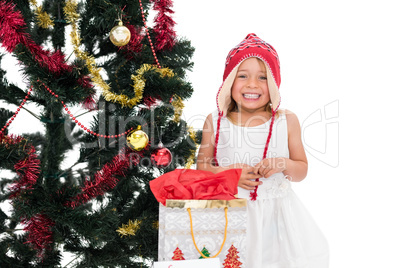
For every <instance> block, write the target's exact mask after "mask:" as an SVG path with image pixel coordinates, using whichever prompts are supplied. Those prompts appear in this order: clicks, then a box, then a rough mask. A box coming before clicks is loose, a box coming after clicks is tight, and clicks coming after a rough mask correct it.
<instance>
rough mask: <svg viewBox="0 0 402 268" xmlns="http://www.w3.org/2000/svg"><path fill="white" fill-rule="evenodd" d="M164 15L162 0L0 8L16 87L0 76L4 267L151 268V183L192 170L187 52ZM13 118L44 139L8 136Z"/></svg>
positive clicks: (60, 0) (2, 1) (2, 3)
mask: <svg viewBox="0 0 402 268" xmlns="http://www.w3.org/2000/svg"><path fill="white" fill-rule="evenodd" d="M38 2H39V1H38ZM152 10H153V11H152ZM150 11H152V12H151V13H153V14H155V15H154V22H152V18H150V17H149V16H150V15H149V14H150ZM172 13H173V10H172V2H171V1H170V0H152V1H150V0H139V1H119V0H114V1H108V0H91V1H81V2H79V3H77V2H76V1H73V0H67V1H65V0H44V1H41V3H37V1H35V0H30V1H27V0H20V1H11V0H0V44H1V46H2V47H3V49H4V51H6V54H11V55H13V57H15V58H16V59H17V61H18V62H19V66H20V68H21V72H22V77H21V78H20V79H19V80H23V82H24V83H23V86H21V85H17V84H16V83H14V82H10V79H7V66H5V65H4V64H3V65H2V66H3V69H0V100H1V101H2V102H1V103H2V104H3V106H2V107H3V108H0V124H1V126H0V127H2V126H4V127H2V128H1V130H0V172H1V175H0V180H1V184H0V191H1V195H0V202H1V203H0V204H1V205H2V206H1V210H0V234H1V236H0V237H1V239H0V267H61V263H63V262H64V263H66V255H68V256H69V257H68V262H69V263H68V265H67V266H68V267H147V263H149V262H147V260H154V259H155V258H156V256H157V246H158V241H157V232H158V230H157V228H158V227H157V226H158V203H157V202H156V200H155V198H154V197H153V195H152V193H151V192H150V188H149V184H148V183H149V181H150V180H152V179H154V178H155V177H158V176H159V175H161V174H163V173H164V172H168V171H171V170H173V169H175V168H179V167H190V166H191V165H192V164H193V163H194V157H195V150H196V142H197V141H198V140H199V137H198V136H199V135H196V134H197V133H195V132H194V131H193V130H192V129H191V127H190V126H188V125H187V124H186V122H185V121H184V120H182V119H181V118H180V115H181V110H182V108H183V100H186V99H188V98H189V97H190V96H191V94H192V86H191V84H190V83H189V82H188V81H186V78H185V72H186V71H188V70H190V69H191V67H192V62H191V57H192V54H193V52H194V49H193V48H192V47H191V44H190V42H189V41H187V40H185V39H184V38H179V37H178V36H176V33H175V31H174V29H173V26H174V21H173V20H172ZM147 24H150V25H152V26H153V27H149V26H148V25H147ZM69 50H70V51H73V52H72V53H67V51H69ZM3 60H4V55H0V61H3ZM4 66H5V67H4ZM13 75H14V76H15V75H18V74H13ZM4 104H5V105H4ZM32 107H35V108H37V109H38V111H39V112H34V111H33V110H32V109H31V108H32ZM77 107H85V109H86V111H87V112H88V113H91V114H92V115H93V117H91V120H89V121H88V122H84V121H83V120H82V119H81V118H82V117H80V114H77V113H76V112H75V111H76V110H77V109H76V108H77ZM22 110H24V111H28V112H29V113H28V116H29V118H23V119H21V118H20V116H21V115H22V113H21V111H22ZM14 119H15V120H16V121H17V120H26V121H27V122H28V121H32V120H36V123H35V124H37V125H38V126H39V125H41V126H43V129H44V131H37V130H35V129H33V130H32V129H26V133H24V134H22V135H13V133H12V131H11V130H10V126H12V123H13V122H14ZM75 153H76V154H77V157H76V160H74V161H73V162H72V163H71V164H68V165H67V166H66V164H65V163H64V162H63V161H64V160H65V158H66V157H67V156H69V155H72V154H75ZM9 174H11V175H9ZM8 204H9V205H10V206H9V207H10V208H7V209H6V208H5V207H7V206H8ZM67 266H66V267H67Z"/></svg>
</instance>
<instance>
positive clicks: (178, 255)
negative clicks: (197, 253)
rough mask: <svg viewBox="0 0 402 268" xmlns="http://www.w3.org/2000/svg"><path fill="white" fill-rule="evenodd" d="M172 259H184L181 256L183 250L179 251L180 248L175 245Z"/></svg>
mask: <svg viewBox="0 0 402 268" xmlns="http://www.w3.org/2000/svg"><path fill="white" fill-rule="evenodd" d="M172 260H174V261H182V260H185V258H184V257H183V252H182V251H181V249H179V247H177V248H176V249H175V250H174V251H173V257H172Z"/></svg>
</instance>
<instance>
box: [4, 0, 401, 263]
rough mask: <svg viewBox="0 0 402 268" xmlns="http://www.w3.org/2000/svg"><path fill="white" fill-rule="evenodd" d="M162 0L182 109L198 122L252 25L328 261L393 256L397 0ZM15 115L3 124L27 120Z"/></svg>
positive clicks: (397, 221) (397, 222) (17, 126)
mask: <svg viewBox="0 0 402 268" xmlns="http://www.w3.org/2000/svg"><path fill="white" fill-rule="evenodd" d="M173 9H174V11H175V14H174V20H175V21H176V23H177V25H176V28H175V29H176V31H177V33H178V35H179V36H184V37H186V38H187V39H189V40H191V42H192V44H193V46H194V47H195V48H196V52H195V55H194V57H193V61H194V63H195V65H194V69H193V72H192V73H189V74H188V80H189V81H191V82H192V84H193V87H194V94H193V96H192V98H191V100H189V101H187V102H186V108H185V111H184V115H183V117H184V118H185V119H186V120H187V121H188V122H189V123H190V124H192V125H193V126H194V127H195V128H196V129H200V128H202V124H203V121H204V119H205V117H206V115H207V114H208V113H210V112H212V111H213V110H214V109H215V107H216V106H215V95H216V93H217V90H218V88H219V86H220V84H221V82H222V74H223V66H224V61H225V58H226V55H227V53H228V52H229V50H230V49H231V48H233V47H234V46H235V45H237V44H238V43H239V42H240V41H241V40H242V39H243V38H244V37H245V36H246V35H247V34H248V33H251V32H254V33H256V34H257V35H258V36H259V37H261V38H262V39H264V40H265V41H267V42H268V43H270V44H271V45H273V46H274V48H275V49H276V50H277V52H278V54H279V58H280V61H281V72H282V84H281V87H280V92H281V96H282V104H281V107H282V108H287V109H289V110H291V111H293V112H295V113H296V114H297V115H298V117H299V121H300V123H301V125H302V134H303V135H302V139H303V142H304V145H305V148H306V151H307V156H308V159H309V174H308V176H307V178H306V179H305V180H304V181H303V182H301V183H295V184H293V185H294V190H295V191H296V193H297V194H298V196H299V197H300V199H301V200H302V201H303V203H304V204H305V205H306V207H307V209H308V210H309V211H310V212H311V214H312V215H313V217H314V218H315V219H316V221H317V223H318V225H319V226H320V227H321V229H322V231H323V233H324V234H325V236H326V237H327V239H328V241H329V244H330V250H331V261H330V267H331V268H356V267H369V268H371V267H387V268H393V267H402V258H401V257H400V252H401V249H402V246H401V241H402V230H401V226H402V219H401V217H400V215H401V204H402V195H401V194H400V192H401V186H402V182H401V179H402V178H401V175H400V171H399V170H398V167H399V166H400V165H401V164H400V160H402V159H401V157H400V156H399V151H400V150H401V149H402V146H401V145H402V144H401V141H400V137H401V134H402V133H401V130H400V128H397V126H398V124H399V122H400V120H398V119H399V118H398V117H399V115H400V111H399V109H398V105H399V103H400V98H399V96H400V95H401V94H400V91H401V90H402V82H401V73H402V66H401V64H402V52H401V49H402V37H401V26H402V16H401V15H400V8H399V5H398V1H396V0H395V1H391V0H384V1H381V2H379V1H370V0H368V1H357V0H355V1H350V0H349V1H346V0H340V1H331V2H329V1H322V0H321V1H318V0H305V1H296V0H293V1H292V0H275V1H262V0H260V1H258V0H247V1H239V0H231V1H229V0H224V1H219V0H218V1H216V0H215V1H211V0H204V1H188V0H175V1H174V7H173ZM11 67H12V66H10V68H9V70H10V73H12V75H9V77H12V78H13V80H14V81H19V80H21V78H19V77H18V74H16V71H15V68H14V69H13V68H11ZM10 80H11V79H10ZM24 116H25V121H24V120H23V119H20V118H23V117H24ZM26 118H29V115H27V114H23V113H22V114H21V115H19V116H18V117H17V119H16V120H15V121H16V122H15V123H13V124H12V126H11V128H10V130H11V132H12V133H22V132H24V131H21V129H24V130H25V131H26V129H27V128H32V130H36V129H38V127H37V124H36V125H31V126H30V125H27V121H26ZM32 121H34V120H32ZM398 160H399V161H398Z"/></svg>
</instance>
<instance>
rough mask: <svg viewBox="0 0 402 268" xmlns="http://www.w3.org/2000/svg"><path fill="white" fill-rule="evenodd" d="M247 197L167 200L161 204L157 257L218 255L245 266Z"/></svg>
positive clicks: (224, 260) (222, 264)
mask: <svg viewBox="0 0 402 268" xmlns="http://www.w3.org/2000/svg"><path fill="white" fill-rule="evenodd" d="M246 204H247V200H245V199H233V200H229V201H226V200H167V201H166V206H163V205H162V204H160V206H159V243H158V255H159V256H158V260H159V261H171V260H192V259H200V258H219V262H220V267H233V268H237V267H243V268H244V267H245V266H244V263H245V246H246V215H247V210H246V209H247V206H246Z"/></svg>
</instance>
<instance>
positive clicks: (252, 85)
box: [247, 78, 258, 88]
mask: <svg viewBox="0 0 402 268" xmlns="http://www.w3.org/2000/svg"><path fill="white" fill-rule="evenodd" d="M257 85H258V83H257V79H255V78H250V79H249V80H248V84H247V86H248V87H249V88H255V87H257Z"/></svg>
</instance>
